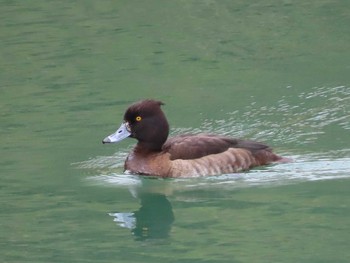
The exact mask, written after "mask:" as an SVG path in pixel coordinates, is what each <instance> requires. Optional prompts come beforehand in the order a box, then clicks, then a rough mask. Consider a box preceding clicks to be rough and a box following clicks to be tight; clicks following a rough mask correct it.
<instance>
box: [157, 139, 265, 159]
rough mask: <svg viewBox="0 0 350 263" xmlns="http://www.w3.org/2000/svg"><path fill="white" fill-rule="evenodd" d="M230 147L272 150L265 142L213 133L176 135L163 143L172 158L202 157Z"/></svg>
mask: <svg viewBox="0 0 350 263" xmlns="http://www.w3.org/2000/svg"><path fill="white" fill-rule="evenodd" d="M229 148H242V149H246V150H248V151H250V152H251V153H252V154H253V155H254V153H256V152H258V151H260V150H267V151H269V152H270V151H271V149H270V148H269V147H268V146H267V145H265V144H263V143H259V142H254V141H248V140H241V139H234V138H229V137H225V136H218V135H211V134H198V135H180V136H175V137H172V138H169V139H168V140H167V141H166V142H165V144H164V145H163V151H164V152H168V153H170V159H171V160H175V159H183V160H189V159H196V158H201V157H203V156H207V155H210V154H218V153H222V152H225V151H226V150H227V149H229Z"/></svg>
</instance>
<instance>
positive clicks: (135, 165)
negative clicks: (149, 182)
mask: <svg viewBox="0 0 350 263" xmlns="http://www.w3.org/2000/svg"><path fill="white" fill-rule="evenodd" d="M163 105H164V103H163V102H161V101H159V100H154V99H144V100H141V101H137V102H135V103H133V104H132V105H130V106H129V107H128V108H127V110H126V112H125V114H124V118H123V122H122V124H121V126H120V128H119V129H117V131H116V132H114V133H113V134H111V135H109V136H107V137H106V138H104V139H103V140H102V143H103V144H107V143H116V142H120V141H122V140H123V139H126V138H134V139H136V140H137V143H136V145H135V147H134V148H133V149H132V151H131V152H130V153H129V155H128V156H127V158H126V160H125V164H124V172H127V173H130V174H136V175H145V176H155V177H163V178H179V177H201V176H215V175H222V174H231V173H237V172H243V171H247V170H249V169H251V168H253V167H256V166H262V165H268V164H271V163H275V162H283V160H284V158H283V157H281V156H279V155H277V154H275V153H274V152H273V151H272V149H271V148H270V147H269V146H268V145H266V144H264V143H261V142H257V141H251V140H245V139H236V138H231V137H228V136H223V135H215V134H205V133H203V134H183V135H178V136H174V137H170V138H168V136H169V123H168V121H167V118H166V116H165V114H164V112H163V111H162V109H161V106H163Z"/></svg>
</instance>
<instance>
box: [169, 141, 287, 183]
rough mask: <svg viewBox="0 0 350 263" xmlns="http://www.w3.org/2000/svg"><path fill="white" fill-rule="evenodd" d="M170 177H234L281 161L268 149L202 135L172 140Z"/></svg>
mask: <svg viewBox="0 0 350 263" xmlns="http://www.w3.org/2000/svg"><path fill="white" fill-rule="evenodd" d="M163 151H164V152H166V153H169V154H170V160H171V169H170V171H169V176H170V177H180V176H203V175H217V174H225V173H234V172H239V171H242V170H248V169H249V168H251V167H254V166H259V165H264V164H269V163H272V162H275V161H278V160H280V159H281V157H280V156H278V155H276V154H274V153H273V152H272V150H271V148H269V147H268V146H267V145H265V144H263V143H259V142H254V141H248V140H241V139H233V138H229V137H225V136H217V135H208V134H199V135H181V136H176V137H173V138H170V139H168V141H167V142H166V143H165V144H164V146H163Z"/></svg>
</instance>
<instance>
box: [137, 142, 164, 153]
mask: <svg viewBox="0 0 350 263" xmlns="http://www.w3.org/2000/svg"><path fill="white" fill-rule="evenodd" d="M162 146H163V143H162V144H155V143H154V142H153V143H148V142H140V141H139V142H138V143H137V144H136V146H135V152H137V153H140V154H150V153H158V152H161V151H162Z"/></svg>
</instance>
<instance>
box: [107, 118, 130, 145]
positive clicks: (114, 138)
mask: <svg viewBox="0 0 350 263" xmlns="http://www.w3.org/2000/svg"><path fill="white" fill-rule="evenodd" d="M130 134H131V133H130V132H129V129H128V124H127V123H126V122H125V123H123V124H122V125H121V126H120V128H119V129H118V130H117V131H116V132H115V133H113V134H111V135H109V136H107V137H106V138H104V139H103V140H102V143H113V142H120V141H121V140H123V139H125V138H127V137H129V136H130Z"/></svg>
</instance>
